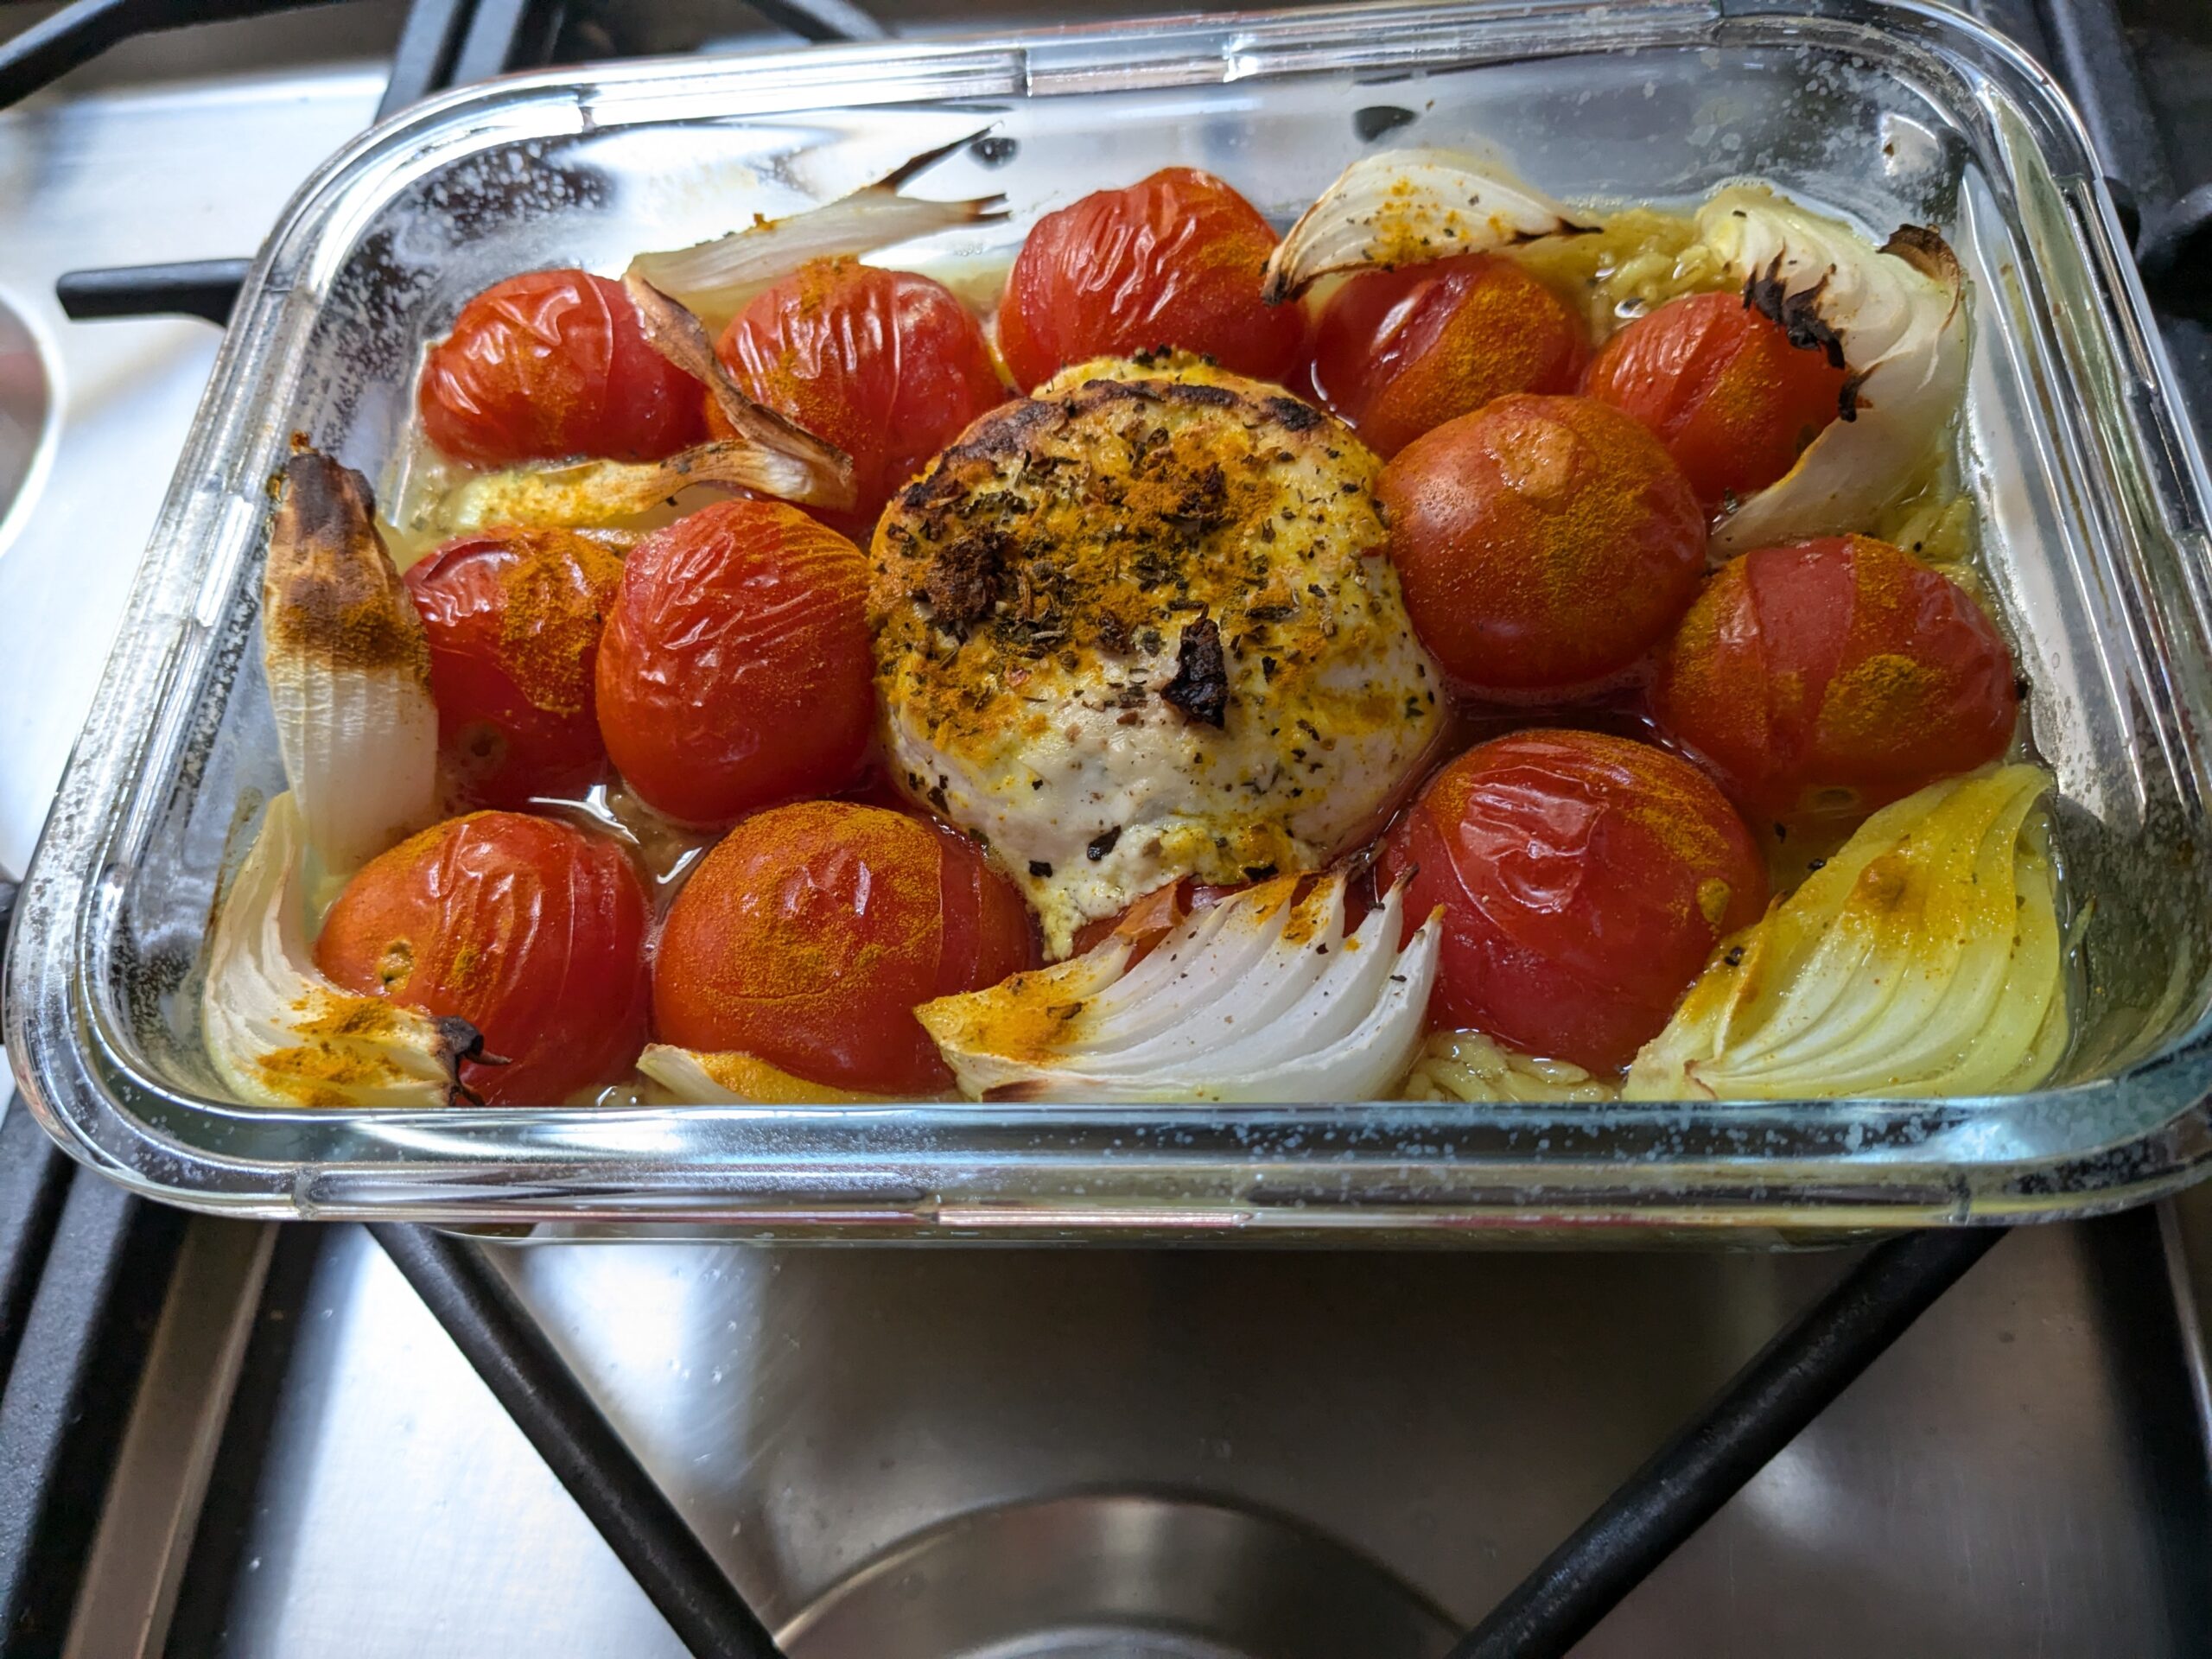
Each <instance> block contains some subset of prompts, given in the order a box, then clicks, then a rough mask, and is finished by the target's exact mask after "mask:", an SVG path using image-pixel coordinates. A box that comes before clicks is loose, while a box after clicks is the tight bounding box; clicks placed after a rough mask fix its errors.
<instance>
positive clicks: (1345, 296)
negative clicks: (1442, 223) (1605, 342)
mask: <svg viewBox="0 0 2212 1659" xmlns="http://www.w3.org/2000/svg"><path fill="white" fill-rule="evenodd" d="M1588 355H1589V344H1588V341H1587V340H1586V337H1585V334H1584V330H1583V327H1582V324H1581V322H1580V321H1579V320H1578V319H1577V318H1576V317H1575V315H1574V314H1573V312H1571V311H1569V310H1568V309H1567V307H1566V306H1564V305H1562V304H1561V303H1560V301H1559V299H1558V298H1557V297H1556V296H1554V294H1553V293H1552V291H1551V290H1550V289H1548V288H1546V287H1545V286H1544V285H1543V284H1542V283H1540V282H1538V281H1537V280H1536V279H1535V277H1531V276H1529V274H1528V273H1527V272H1526V271H1524V270H1522V269H1521V268H1520V267H1519V266H1518V265H1516V264H1514V263H1513V262H1512V261H1511V260H1510V259H1505V258H1501V257H1498V256H1497V255H1495V254H1486V253H1473V254H1462V255H1460V256H1459V257H1456V258H1451V259H1438V260H1433V261H1431V262H1429V263H1427V264H1416V265H1401V266H1400V267H1398V268H1397V269H1396V270H1371V271H1363V272H1362V273H1361V274H1360V275H1358V276H1357V277H1352V278H1351V280H1350V281H1349V282H1347V283H1344V286H1343V287H1341V288H1339V289H1338V290H1337V291H1336V292H1335V293H1334V294H1332V295H1331V296H1329V302H1328V304H1327V305H1326V306H1325V308H1323V310H1322V312H1321V321H1320V323H1319V326H1318V327H1316V329H1315V331H1314V337H1313V385H1314V389H1315V390H1316V391H1319V393H1320V394H1321V399H1322V401H1323V402H1324V403H1325V404H1328V406H1329V407H1330V408H1331V409H1332V410H1335V411H1336V412H1337V413H1338V414H1339V415H1341V416H1344V419H1345V420H1346V421H1347V422H1349V423H1351V426H1352V428H1353V429H1354V430H1355V431H1357V433H1358V434H1359V435H1360V437H1361V438H1362V439H1363V440H1364V441H1365V442H1366V443H1367V445H1368V447H1369V448H1371V449H1373V450H1374V451H1375V452H1376V454H1379V455H1382V456H1383V457H1384V458H1385V459H1386V460H1387V459H1388V458H1389V457H1390V456H1392V455H1395V454H1397V453H1398V451H1399V450H1401V449H1402V448H1405V447H1406V445H1408V443H1410V442H1413V441H1414V439H1415V438H1417V437H1419V436H1421V434H1422V433H1424V432H1427V431H1429V430H1430V429H1433V428H1435V427H1439V426H1441V425H1443V424H1444V423H1445V422H1446V421H1448V420H1452V419H1454V418H1455V417H1457V416H1461V415H1471V414H1472V413H1473V412H1474V411H1475V410H1478V409H1480V408H1481V407H1482V406H1483V405H1484V404H1487V403H1489V402H1490V401H1491V399H1492V398H1493V397H1503V396H1504V395H1505V394H1506V393H1508V392H1510V391H1535V392H1570V391H1573V390H1574V388H1575V382H1576V380H1577V379H1578V378H1580V375H1581V372H1582V365H1583V363H1584V360H1585V359H1586V358H1587V357H1588Z"/></svg>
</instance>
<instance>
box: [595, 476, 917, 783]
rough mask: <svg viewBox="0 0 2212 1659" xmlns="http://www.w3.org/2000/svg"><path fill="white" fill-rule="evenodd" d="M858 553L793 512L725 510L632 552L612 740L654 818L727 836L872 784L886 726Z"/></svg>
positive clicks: (613, 692) (609, 636)
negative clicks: (859, 776)
mask: <svg viewBox="0 0 2212 1659" xmlns="http://www.w3.org/2000/svg"><path fill="white" fill-rule="evenodd" d="M867 588H868V566H867V563H866V561H864V560H863V559H862V558H861V553H860V550H859V549H858V548H856V547H855V546H854V545H853V544H852V543H850V542H849V541H847V540H846V539H845V538H844V537H842V536H840V535H838V534H837V532H836V531H833V530H829V529H826V528H824V527H823V525H821V524H817V523H816V522H815V520H813V519H812V518H809V517H807V515H806V514H804V513H803V512H800V511H799V510H798V508H796V507H791V506H786V505H784V504H783V503H782V502H780V501H753V500H739V501H721V502H717V503H715V505H713V506H710V507H704V508H702V509H701V510H700V511H698V512H694V513H690V514H687V515H686V516H685V517H683V518H679V519H677V521H676V522H675V523H674V524H670V525H669V526H667V527H666V528H665V529H663V530H657V531H654V532H653V533H652V535H650V536H648V537H645V539H644V540H643V541H641V542H639V543H638V544H637V545H636V546H635V547H633V548H632V549H631V550H630V556H629V557H628V558H627V559H626V560H625V561H624V562H623V570H622V585H621V588H620V590H619V591H618V592H617V594H616V595H615V600H614V607H613V611H612V613H610V614H609V615H608V617H607V632H605V634H604V635H602V636H601V640H600V651H599V669H598V683H599V728H600V732H601V735H603V736H604V737H605V738H606V740H607V754H608V755H609V756H610V757H611V758H612V759H613V762H614V764H615V766H616V767H617V768H618V769H619V770H620V772H621V773H622V776H623V777H624V778H625V779H627V780H628V782H629V785H630V787H631V788H632V789H633V790H635V791H637V793H638V794H639V796H640V797H641V798H643V799H644V800H645V802H646V804H648V805H651V806H652V807H654V808H656V809H658V810H660V811H662V812H664V813H666V814H667V815H668V816H669V817H671V818H676V819H679V820H681V821H683V823H728V821H729V820H731V819H733V818H735V817H739V816H741V814H743V813H746V812H749V811H751V810H753V809H754V808H755V807H760V806H766V805H767V804H769V803H770V802H772V801H780V800H785V799H788V798H790V797H791V796H794V795H814V794H823V793H827V792H829V791H834V790H836V789H839V788H841V787H842V786H843V785H845V784H846V783H847V782H849V781H850V780H851V779H852V778H853V777H854V776H855V774H856V773H857V772H859V770H860V766H861V759H862V757H863V755H864V754H865V753H866V751H867V748H868V734H869V729H870V727H871V726H872V724H873V723H874V715H875V691H874V683H873V680H872V679H871V674H872V668H871V664H870V662H869V657H868V623H867V620H866V618H865V616H864V614H863V608H862V598H863V595H864V594H865V593H866V592H867Z"/></svg>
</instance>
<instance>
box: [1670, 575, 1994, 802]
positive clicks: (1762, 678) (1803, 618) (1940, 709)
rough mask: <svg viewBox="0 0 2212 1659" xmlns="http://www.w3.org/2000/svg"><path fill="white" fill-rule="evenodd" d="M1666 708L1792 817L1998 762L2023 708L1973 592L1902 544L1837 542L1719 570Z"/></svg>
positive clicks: (1727, 779) (1691, 740)
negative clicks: (1919, 558) (1989, 762)
mask: <svg viewBox="0 0 2212 1659" xmlns="http://www.w3.org/2000/svg"><path fill="white" fill-rule="evenodd" d="M1651 709H1652V715H1653V719H1654V721H1655V723H1656V725H1657V727H1658V728H1659V730H1660V731H1661V732H1662V734H1665V735H1666V736H1667V737H1668V738H1669V740H1670V741H1673V742H1675V743H1678V744H1680V745H1681V747H1684V748H1685V749H1688V750H1690V751H1692V752H1693V753H1696V754H1698V755H1699V756H1700V757H1701V758H1702V759H1704V760H1706V761H1707V763H1708V764H1709V765H1710V766H1712V767H1713V770H1714V771H1715V772H1716V773H1717V774H1718V775H1719V777H1720V779H1721V780H1722V782H1723V784H1724V785H1725V786H1726V788H1727V789H1728V790H1729V791H1730V792H1731V793H1732V794H1733V795H1734V796H1735V797H1736V798H1737V799H1738V801H1740V802H1742V803H1743V804H1745V807H1746V808H1748V809H1749V810H1752V811H1754V812H1756V813H1759V814H1763V815H1765V816H1767V817H1771V818H1773V819H1775V820H1777V821H1779V822H1783V823H1789V822H1796V821H1801V820H1808V819H1819V818H1838V817H1855V816H1858V815H1859V814H1862V813H1866V812H1869V811H1872V810H1873V809H1874V808H1876V807H1878V806H1882V805H1885V804H1888V803H1889V802H1891V801H1894V800H1897V799H1899V798H1902V797H1904V796H1906V795H1910V793H1911V792H1912V791H1914V790H1916V789H1919V788H1921V787H1923V785H1928V784H1930V783H1933V782H1935V781H1936V779H1938V778H1945V777H1949V776H1951V775H1953V774H1954V773H1956V772H1969V771H1971V770H1973V769H1974V767H1976V766H1981V765H1983V764H1984V763H1985V762H1987V761H1991V760H1996V759H1997V758H1998V757H1999V755H2001V754H2003V753H2004V752H2005V748H2006V747H2007V746H2008V745H2009V744H2010V743H2011V742H2012V733H2013V729H2014V728H2015V726H2016V725H2017V724H2018V720H2019V711H2020V703H2019V691H2018V686H2017V685H2016V683H2015V682H2014V679H2013V668H2012V653H2011V652H2009V651H2007V650H2006V649H2005V641H2004V639H2003V637H2002V636H2001V635H1999V633H1998V632H1997V629H1996V626H1995V625H1994V624H1993V623H1992V622H1991V621H1990V620H1989V618H1988V616H1987V614H1986V613H1984V612H1983V610H1982V608H1981V607H1980V606H1979V605H1978V604H1976V603H1975V602H1974V599H1973V596H1972V595H1970V594H1967V591H1966V590H1965V589H1964V588H1961V587H1960V586H1959V585H1958V584H1957V583H1956V582H1953V581H1951V580H1950V579H1949V578H1948V577H1947V576H1945V575H1942V573H1941V572H1939V571H1936V570H1932V569H1929V567H1928V566H1926V565H1924V564H1923V563H1921V562H1920V561H1919V560H1917V559H1916V558H1914V557H1913V556H1911V555H1910V553H1907V552H1905V551H1904V550H1903V549H1901V548H1897V547H1892V546H1891V545H1890V544H1889V543H1887V542H1880V541H1877V540H1875V539H1874V538H1873V537H1870V536H1838V537H1826V538H1823V539H1821V540H1819V541H1812V542H1802V543H1797V544H1796V545H1795V546H1790V547H1770V548H1761V549H1759V550H1757V551H1755V552H1751V553H1746V554H1745V555H1744V556H1743V557H1741V558H1739V559H1737V560H1735V561H1734V562H1733V563H1730V564H1728V565H1726V566H1725V567H1723V568H1722V569H1720V570H1719V572H1717V573H1716V574H1715V575H1714V576H1713V579H1712V581H1711V582H1708V583H1707V585H1706V589H1705V592H1704V593H1703V594H1700V595H1699V597H1698V601H1697V603H1696V604H1695V605H1694V606H1692V607H1690V612H1689V614H1688V616H1686V617H1684V618H1683V619H1682V625H1681V628H1680V629H1679V630H1677V631H1676V632H1675V638H1674V639H1673V640H1672V641H1671V642H1670V644H1669V646H1668V648H1667V650H1666V651H1665V652H1664V653H1663V654H1662V657H1661V658H1660V663H1659V668H1658V671H1657V673H1656V675H1655V676H1654V677H1653V680H1652V687H1651Z"/></svg>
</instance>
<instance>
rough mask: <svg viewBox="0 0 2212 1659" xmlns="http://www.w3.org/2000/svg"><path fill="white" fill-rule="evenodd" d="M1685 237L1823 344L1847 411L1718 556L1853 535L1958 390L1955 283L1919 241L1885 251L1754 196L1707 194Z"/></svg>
mask: <svg viewBox="0 0 2212 1659" xmlns="http://www.w3.org/2000/svg"><path fill="white" fill-rule="evenodd" d="M1697 224H1698V234H1699V236H1700V238H1701V239H1702V241H1703V242H1704V243H1705V245H1707V247H1709V248H1711V249H1712V250H1713V251H1714V252H1715V253H1716V254H1718V255H1719V257H1720V259H1721V260H1722V262H1723V263H1724V264H1726V266H1727V268H1728V270H1729V273H1730V274H1731V275H1732V276H1733V277H1735V278H1736V279H1737V281H1738V282H1740V283H1753V282H1759V283H1779V284H1780V291H1781V293H1782V295H1783V296H1786V297H1787V298H1789V299H1791V300H1795V301H1796V302H1797V303H1798V304H1799V305H1801V306H1804V307H1808V308H1810V309H1811V311H1812V312H1813V314H1814V315H1815V316H1817V317H1818V318H1819V320H1820V321H1821V322H1822V323H1824V324H1826V325H1827V327H1828V328H1830V329H1831V330H1833V331H1834V335H1835V337H1836V339H1837V340H1838V341H1839V342H1840V345H1841V346H1842V349H1843V359H1844V365H1845V367H1846V368H1847V370H1848V371H1849V372H1851V374H1852V375H1853V377H1854V380H1855V394H1854V398H1853V402H1854V404H1855V408H1854V410H1853V414H1852V416H1851V418H1850V419H1848V420H1836V421H1832V422H1830V423H1828V424H1827V426H1826V427H1825V428H1823V429H1821V434H1820V435H1819V436H1818V437H1816V438H1815V439H1814V440H1813V442H1811V443H1810V444H1808V446H1807V447H1806V448H1805V452H1804V453H1803V454H1802V455H1800V456H1798V458H1797V461H1796V465H1795V466H1793V467H1791V468H1790V469H1789V472H1788V473H1786V474H1783V477H1782V478H1780V479H1779V480H1777V481H1776V482H1774V483H1773V484H1770V485H1769V486H1767V487H1766V488H1765V489H1764V490H1761V491H1759V492H1758V493H1756V494H1754V495H1752V496H1751V498H1750V499H1747V500H1745V502H1744V503H1743V504H1742V505H1739V506H1738V508H1737V509H1736V510H1735V512H1732V513H1731V514H1730V515H1729V516H1728V517H1727V518H1726V519H1724V520H1723V521H1722V522H1721V524H1720V525H1719V528H1718V529H1717V530H1715V531H1714V532H1713V550H1714V551H1715V552H1716V553H1719V554H1722V555H1733V554H1737V553H1743V552H1747V551H1749V550H1751V549H1752V548H1755V547H1770V546H1774V545H1776V544H1777V543H1784V542H1792V541H1802V540H1803V539H1805V538H1806V537H1813V536H1831V535H1840V534H1843V533H1845V532H1847V531H1855V530H1863V529H1864V528H1865V527H1866V524H1868V523H1869V522H1870V521H1871V520H1872V518H1873V517H1874V515H1875V514H1876V513H1878V512H1880V511H1881V509H1882V508H1884V507H1885V506H1887V505H1890V503H1891V502H1892V501H1894V500H1896V499H1897V497H1898V496H1899V495H1900V494H1902V493H1904V490H1905V489H1907V488H1908V487H1910V486H1911V485H1912V484H1913V483H1914V482H1915V481H1916V480H1918V479H1919V478H1921V477H1922V476H1923V475H1924V474H1925V473H1926V472H1927V469H1928V466H1929V461H1930V460H1931V459H1932V458H1933V457H1934V454H1935V446H1936V442H1937V441H1938V440H1939V439H1940V437H1941V436H1942V432H1943V430H1944V429H1945V427H1946V426H1947V425H1948V423H1949V422H1950V420H1951V418H1952V417H1953V416H1955V414H1956V413H1957V412H1958V409H1959V400H1960V398H1961V396H1962V395H1963V393H1964V391H1965V390H1966V374H1967V314H1966V306H1965V291H1966V280H1965V277H1964V276H1963V274H1962V273H1961V271H1960V270H1959V263H1958V260H1957V258H1956V257H1955V256H1954V255H1953V254H1952V252H1951V251H1950V249H1949V248H1948V247H1947V246H1945V245H1944V244H1943V242H1942V238H1939V237H1938V236H1936V233H1935V232H1932V231H1923V230H1918V229H1909V230H1906V231H1900V232H1898V233H1897V235H1896V236H1894V237H1892V238H1891V239H1890V242H1889V244H1888V245H1887V246H1886V247H1884V248H1880V249H1877V248H1875V247H1872V245H1869V244H1868V243H1867V242H1866V239H1865V238H1862V237H1860V236H1859V235H1858V234H1857V233H1856V232H1853V230H1852V229H1851V228H1850V227H1849V226H1846V225H1842V224H1840V223H1838V222H1837V221H1836V220H1834V219H1824V218H1822V217H1821V216H1820V215H1819V214H1817V213H1808V212H1807V211H1806V210H1805V209H1804V208H1802V207H1798V206H1797V205H1796V203H1794V202H1791V201H1786V200H1783V198H1781V197H1779V196H1777V195H1775V194H1773V193H1772V192H1771V191H1769V190H1766V189H1764V188H1762V187H1759V186H1756V185H1736V186H1732V187H1731V188H1728V189H1726V190H1723V191H1721V192H1720V193H1719V194H1717V195H1715V196H1714V197H1713V200H1711V201H1709V202H1707V204H1706V205H1705V206H1704V207H1702V208H1700V210H1699V212H1698V216H1697Z"/></svg>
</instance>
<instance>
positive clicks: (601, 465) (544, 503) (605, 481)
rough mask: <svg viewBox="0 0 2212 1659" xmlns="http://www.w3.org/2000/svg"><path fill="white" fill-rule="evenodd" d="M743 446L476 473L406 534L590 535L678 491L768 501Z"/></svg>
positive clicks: (749, 448)
mask: <svg viewBox="0 0 2212 1659" xmlns="http://www.w3.org/2000/svg"><path fill="white" fill-rule="evenodd" d="M773 476H779V474H771V473H767V472H764V470H763V468H762V465H761V461H760V451H759V450H758V449H756V448H754V447H753V445H751V444H749V443H742V442H734V441H733V442H718V443H702V444H699V445H697V446H696V447H695V448H690V449H685V450H681V451H679V452H678V453H677V454H673V455H671V456H670V457H669V458H668V459H667V460H666V461H560V462H556V463H553V464H550V465H547V466H543V467H512V468H511V469H509V470H508V471H506V472H504V473H481V474H476V475H475V476H474V477H471V478H468V479H466V480H463V481H462V482H461V483H460V484H457V485H455V486H454V487H453V488H452V489H450V490H448V491H447V492H446V493H445V494H444V495H442V496H441V497H440V498H439V499H437V501H436V502H435V504H434V505H432V506H431V507H430V508H429V511H428V512H426V513H425V514H424V516H423V520H422V522H421V524H418V525H415V526H410V527H411V528H416V529H419V530H423V531H429V533H431V534H433V535H439V536H461V535H465V534H467V532H468V531H474V530H482V529H484V528H485V527H486V526H487V525H490V524H519V525H522V526H524V527H525V528H533V527H552V528H556V529H561V530H591V529H600V528H604V527H607V526H609V525H616V524H624V523H626V522H627V521H628V520H630V519H632V518H637V517H638V516H639V514H641V513H647V512H652V511H653V510H654V509H655V508H656V507H660V506H664V505H666V504H667V503H668V501H669V499H671V497H673V496H675V495H677V494H678V493H681V492H683V491H684V490H689V489H696V488H701V487H706V488H720V489H724V490H751V491H754V492H757V493H760V494H762V495H773V494H774V493H775V492H774V491H773V490H772V489H770V488H768V487H767V486H768V483H769V481H770V480H771V478H772V477H773Z"/></svg>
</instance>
